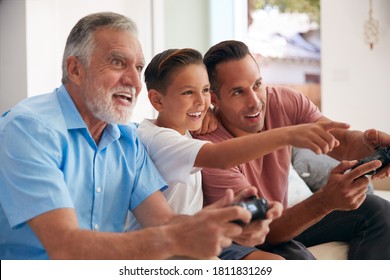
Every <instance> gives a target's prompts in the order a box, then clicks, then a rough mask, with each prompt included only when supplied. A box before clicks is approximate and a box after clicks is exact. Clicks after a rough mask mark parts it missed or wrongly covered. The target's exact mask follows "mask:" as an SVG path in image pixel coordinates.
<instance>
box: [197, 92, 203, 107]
mask: <svg viewBox="0 0 390 280" xmlns="http://www.w3.org/2000/svg"><path fill="white" fill-rule="evenodd" d="M205 103H206V97H205V96H204V95H203V94H202V92H199V93H198V94H196V98H195V104H196V105H204V104H205Z"/></svg>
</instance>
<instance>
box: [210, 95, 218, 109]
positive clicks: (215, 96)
mask: <svg viewBox="0 0 390 280" xmlns="http://www.w3.org/2000/svg"><path fill="white" fill-rule="evenodd" d="M210 98H211V104H213V106H214V107H218V103H219V100H218V97H217V95H216V94H215V92H212V91H211V92H210Z"/></svg>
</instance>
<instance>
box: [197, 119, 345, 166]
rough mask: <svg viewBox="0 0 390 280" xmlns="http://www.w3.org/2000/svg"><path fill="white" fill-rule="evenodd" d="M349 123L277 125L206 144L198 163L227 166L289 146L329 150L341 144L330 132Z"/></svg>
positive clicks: (321, 150)
mask: <svg viewBox="0 0 390 280" xmlns="http://www.w3.org/2000/svg"><path fill="white" fill-rule="evenodd" d="M348 127H349V126H348V125H347V124H345V123H338V122H332V121H327V122H318V123H314V124H300V125H294V126H287V127H281V128H275V129H272V130H268V131H264V132H260V133H255V134H250V135H246V136H243V137H236V138H233V139H229V140H226V141H223V142H219V143H207V144H205V145H203V146H202V148H201V149H200V151H199V152H198V155H197V157H196V160H195V164H194V166H196V167H204V168H222V169H226V168H229V167H232V166H236V165H238V164H242V163H244V162H248V161H250V160H254V159H256V158H259V157H261V156H264V155H266V154H268V153H270V152H272V151H275V150H277V149H279V148H282V147H284V146H286V145H291V146H295V147H301V148H308V149H311V150H313V151H314V152H315V153H317V154H320V153H325V154H326V153H328V152H329V151H331V150H332V149H333V148H334V147H336V146H337V145H338V141H337V139H336V138H335V137H334V136H333V135H332V134H331V133H330V131H331V130H333V129H346V128H348Z"/></svg>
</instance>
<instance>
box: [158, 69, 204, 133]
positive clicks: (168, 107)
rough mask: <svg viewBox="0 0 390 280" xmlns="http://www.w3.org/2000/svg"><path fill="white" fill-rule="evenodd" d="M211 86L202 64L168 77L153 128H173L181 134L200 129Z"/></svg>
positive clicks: (177, 71)
mask: <svg viewBox="0 0 390 280" xmlns="http://www.w3.org/2000/svg"><path fill="white" fill-rule="evenodd" d="M209 90H210V83H209V79H208V75H207V71H206V68H205V66H204V65H202V64H191V65H188V66H184V67H181V68H179V69H178V70H176V71H174V72H172V74H171V75H170V83H169V86H168V87H167V88H166V90H165V92H164V94H161V93H159V98H160V102H161V106H160V109H158V111H159V115H158V117H157V121H156V125H158V126H162V127H168V128H172V129H174V130H176V131H178V132H179V133H181V134H184V133H185V132H186V130H189V131H193V130H197V129H199V128H200V127H201V125H202V121H203V118H204V115H205V114H206V111H207V109H208V108H209V106H210V92H209Z"/></svg>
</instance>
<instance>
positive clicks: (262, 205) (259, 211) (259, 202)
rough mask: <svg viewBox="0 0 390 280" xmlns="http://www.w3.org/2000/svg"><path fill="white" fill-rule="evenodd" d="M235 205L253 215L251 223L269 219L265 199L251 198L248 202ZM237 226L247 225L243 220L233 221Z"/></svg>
mask: <svg viewBox="0 0 390 280" xmlns="http://www.w3.org/2000/svg"><path fill="white" fill-rule="evenodd" d="M233 205H238V206H241V207H243V208H245V209H247V210H248V211H249V212H251V213H252V219H251V222H252V221H254V220H260V219H261V220H264V219H266V218H267V217H266V216H267V210H268V203H267V200H266V199H265V198H257V197H255V196H254V197H251V198H250V199H249V200H247V201H241V202H237V203H234V204H233ZM233 222H234V223H236V224H239V225H244V224H245V223H244V222H243V221H241V220H235V221H233Z"/></svg>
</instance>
